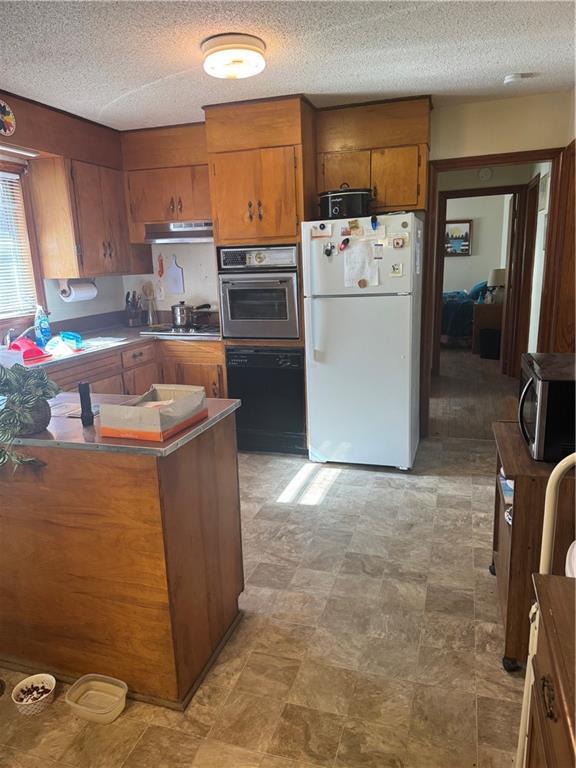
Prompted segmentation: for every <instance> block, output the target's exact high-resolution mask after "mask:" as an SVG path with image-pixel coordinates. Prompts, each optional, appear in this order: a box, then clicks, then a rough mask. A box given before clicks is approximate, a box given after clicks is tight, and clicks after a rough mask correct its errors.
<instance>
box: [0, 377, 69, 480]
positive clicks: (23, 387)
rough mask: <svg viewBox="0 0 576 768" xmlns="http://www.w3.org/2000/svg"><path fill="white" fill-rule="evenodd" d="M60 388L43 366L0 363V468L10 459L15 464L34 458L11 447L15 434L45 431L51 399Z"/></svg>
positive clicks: (18, 435) (31, 433) (30, 460)
mask: <svg viewBox="0 0 576 768" xmlns="http://www.w3.org/2000/svg"><path fill="white" fill-rule="evenodd" d="M59 391H60V388H59V386H58V385H57V384H56V383H55V382H54V381H51V380H50V379H49V378H48V376H47V375H46V371H44V370H43V369H42V368H25V367H24V366H23V365H19V364H16V365H13V366H12V367H11V368H5V367H4V366H3V365H0V467H1V466H2V465H3V464H6V463H7V462H8V461H11V462H12V463H13V464H14V466H15V467H17V466H18V465H19V464H23V463H27V462H35V461H36V460H35V459H33V458H26V457H23V456H20V455H19V454H17V453H15V452H14V451H13V450H12V443H13V441H14V439H15V438H16V437H23V436H24V435H33V434H35V433H36V432H43V431H44V430H45V429H46V427H47V426H48V424H49V423H50V416H51V411H50V404H49V403H48V399H49V398H51V397H54V396H55V395H57V394H58V392H59Z"/></svg>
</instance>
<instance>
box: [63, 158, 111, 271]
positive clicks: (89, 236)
mask: <svg viewBox="0 0 576 768" xmlns="http://www.w3.org/2000/svg"><path fill="white" fill-rule="evenodd" d="M72 179H73V188H74V198H75V202H76V218H77V223H78V234H79V239H80V243H79V246H80V266H81V270H80V271H81V274H82V275H83V276H85V277H94V276H95V275H104V274H106V273H108V272H109V271H110V270H109V268H108V262H109V260H108V257H107V255H108V244H107V240H108V237H107V226H106V221H105V219H104V211H103V209H102V186H101V181H100V168H99V166H97V165H91V164H90V163H82V162H79V161H77V160H73V161H72Z"/></svg>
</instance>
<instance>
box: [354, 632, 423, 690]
mask: <svg viewBox="0 0 576 768" xmlns="http://www.w3.org/2000/svg"><path fill="white" fill-rule="evenodd" d="M417 660H418V646H417V645H407V644H406V643H394V642H390V641H389V640H383V639H382V638H379V637H369V638H368V639H367V641H366V651H365V653H364V657H363V658H362V659H361V660H360V669H361V670H362V671H365V672H370V673H373V674H378V675H383V676H384V677H388V678H400V679H401V680H408V679H409V678H410V674H411V673H412V672H413V671H414V668H415V667H416V664H417Z"/></svg>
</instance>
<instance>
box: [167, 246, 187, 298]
mask: <svg viewBox="0 0 576 768" xmlns="http://www.w3.org/2000/svg"><path fill="white" fill-rule="evenodd" d="M164 285H165V286H166V290H167V291H168V293H184V270H183V269H182V267H181V266H179V265H178V263H177V262H176V256H175V255H174V254H173V255H172V261H171V262H170V264H169V266H168V267H167V269H166V272H165V275H164Z"/></svg>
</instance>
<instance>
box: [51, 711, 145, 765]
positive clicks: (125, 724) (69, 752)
mask: <svg viewBox="0 0 576 768" xmlns="http://www.w3.org/2000/svg"><path fill="white" fill-rule="evenodd" d="M146 728H147V726H146V725H145V724H144V723H140V722H138V721H137V720H131V719H129V718H126V719H124V718H122V717H119V718H118V720H115V721H114V722H113V723H110V724H109V725H97V724H96V723H89V722H87V723H85V727H84V728H82V730H80V731H79V733H77V734H76V736H75V737H74V739H73V740H72V742H71V743H70V745H69V746H68V748H67V749H66V751H65V752H64V754H63V755H61V757H60V758H59V760H58V762H60V763H62V764H63V765H67V766H71V768H120V766H121V765H123V763H124V761H125V760H126V758H127V757H128V755H129V754H130V752H131V751H132V750H133V749H134V747H135V746H136V743H137V742H138V740H139V739H140V737H141V736H142V734H143V733H144V731H145V730H146Z"/></svg>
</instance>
